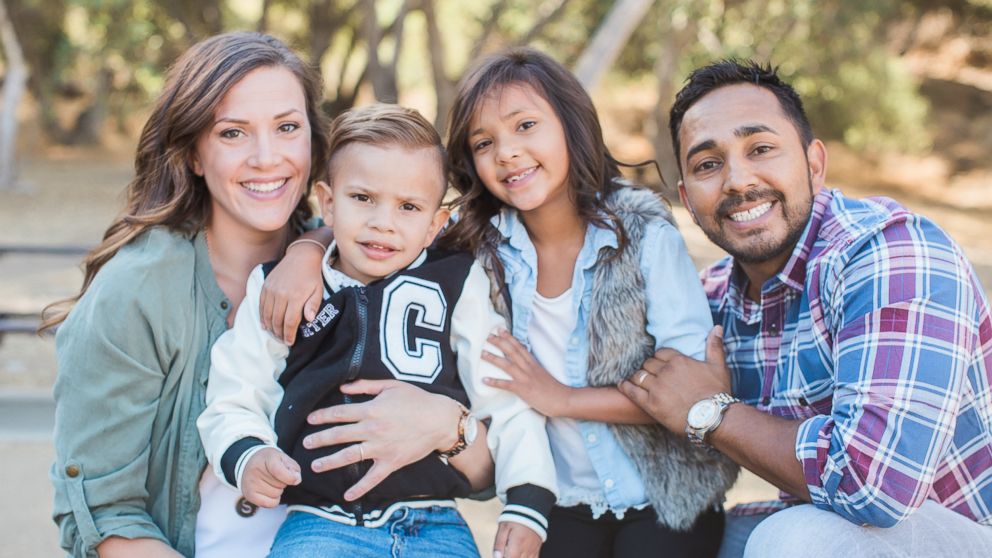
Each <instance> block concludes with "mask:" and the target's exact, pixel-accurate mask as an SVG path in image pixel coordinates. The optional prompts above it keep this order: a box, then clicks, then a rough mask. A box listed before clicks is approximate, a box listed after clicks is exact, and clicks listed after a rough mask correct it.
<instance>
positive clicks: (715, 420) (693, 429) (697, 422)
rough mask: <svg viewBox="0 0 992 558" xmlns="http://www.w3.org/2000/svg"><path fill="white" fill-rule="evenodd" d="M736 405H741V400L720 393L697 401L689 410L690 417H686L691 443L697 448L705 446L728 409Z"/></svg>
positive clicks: (686, 426) (686, 430)
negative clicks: (707, 438)
mask: <svg viewBox="0 0 992 558" xmlns="http://www.w3.org/2000/svg"><path fill="white" fill-rule="evenodd" d="M734 403H740V399H737V398H736V397H734V396H733V395H730V394H729V393H718V394H716V395H714V396H713V397H708V398H706V399H703V400H702V401H697V402H696V403H695V404H694V405H693V406H692V407H690V408H689V416H687V417H686V425H685V433H686V434H688V435H689V441H690V442H692V443H693V444H695V445H697V446H705V445H706V435H707V434H709V433H710V432H713V431H714V430H716V427H718V426H720V423H721V422H723V414H724V413H726V412H727V407H730V406H731V405H732V404H734Z"/></svg>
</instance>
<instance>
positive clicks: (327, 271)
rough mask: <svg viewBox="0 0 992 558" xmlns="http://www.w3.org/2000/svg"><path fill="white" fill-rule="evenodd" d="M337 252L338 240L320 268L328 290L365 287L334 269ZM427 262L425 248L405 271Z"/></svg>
mask: <svg viewBox="0 0 992 558" xmlns="http://www.w3.org/2000/svg"><path fill="white" fill-rule="evenodd" d="M337 251H338V243H337V241H336V240H332V241H331V245H330V246H328V247H327V250H326V251H325V252H324V261H323V262H322V263H321V266H320V267H321V275H323V277H324V283H325V284H326V285H327V288H328V289H329V290H330V292H338V291H340V290H341V289H344V288H347V287H364V286H365V284H364V283H362V282H361V281H359V280H357V279H355V278H353V277H351V276H349V275H348V274H346V273H344V272H342V271H338V270H336V269H334V268H333V267H331V262H333V261H334V259H335V258H337ZM426 260H427V249H426V248H425V249H423V250H421V251H420V254H419V255H418V256H417V257H416V259H414V260H413V262H411V263H410V265H408V266H406V267H405V268H403V269H415V268H418V267H420V266H421V264H423V263H424V261H426ZM399 271H402V270H401V269H397V270H396V271H394V272H392V273H390V274H389V275H387V276H386V277H385V278H388V277H392V276H393V275H395V274H396V273H398V272H399Z"/></svg>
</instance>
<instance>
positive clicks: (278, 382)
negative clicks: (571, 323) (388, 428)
mask: <svg viewBox="0 0 992 558" xmlns="http://www.w3.org/2000/svg"><path fill="white" fill-rule="evenodd" d="M331 137H332V140H331V146H330V171H329V177H330V184H329V185H328V184H324V183H318V198H319V201H320V209H321V212H322V214H323V218H324V221H325V223H326V224H327V225H329V226H331V227H332V228H333V229H334V236H335V242H334V243H333V244H332V245H331V247H330V248H329V249H328V251H327V253H326V255H325V261H324V265H323V270H322V271H323V278H324V282H325V297H324V301H323V304H322V307H321V310H320V312H319V313H318V315H317V317H316V318H315V319H314V320H313V321H312V322H309V323H307V324H304V325H302V326H301V328H300V336H299V338H298V340H297V343H296V344H295V345H294V346H293V347H292V349H290V348H289V347H287V346H286V345H285V344H283V343H282V342H281V341H279V340H278V339H276V338H274V337H272V336H271V335H269V334H268V333H267V332H265V331H264V330H263V329H262V327H261V325H260V323H259V319H258V300H259V292H260V289H261V284H262V282H263V280H264V271H263V269H262V268H261V267H260V268H258V269H256V270H254V271H253V272H252V275H251V277H250V278H249V281H248V286H247V295H246V297H245V301H244V303H243V305H242V307H241V308H240V309H239V310H238V315H237V317H236V319H235V323H234V327H233V328H232V329H231V330H230V331H228V332H227V333H225V334H224V335H223V336H222V337H221V338H220V340H218V342H217V343H216V345H215V346H214V349H213V351H212V365H211V370H210V384H209V387H208V390H207V409H206V410H205V411H204V413H203V414H202V415H201V417H200V419H199V420H198V423H197V424H198V426H199V429H200V433H201V437H202V439H203V445H204V447H205V448H206V452H207V456H208V458H209V460H210V462H211V464H212V465H213V468H214V472H215V473H216V474H217V476H218V477H219V478H221V479H222V480H223V481H225V482H227V483H229V484H231V485H232V486H235V487H237V488H239V489H240V490H241V491H242V492H243V494H244V495H245V497H246V498H247V499H248V500H249V501H251V502H253V503H255V504H257V505H262V506H266V507H271V506H274V505H276V503H278V501H279V499H280V497H281V499H282V501H284V502H285V503H287V504H289V511H290V512H291V513H290V516H289V518H288V519H287V521H286V523H284V524H283V527H282V528H281V529H280V531H279V534H278V535H277V537H276V542H275V543H274V545H273V548H272V555H273V556H282V555H294V553H297V554H310V553H313V554H317V553H343V552H351V553H353V554H357V555H361V553H362V552H363V551H364V552H367V553H369V555H371V556H380V555H383V554H384V553H385V552H387V551H388V549H392V550H393V551H396V549H397V548H398V546H403V547H406V548H408V550H414V551H416V549H417V547H419V549H420V552H421V553H423V554H424V555H430V554H432V553H433V554H436V555H441V554H445V555H467V556H472V555H476V556H477V550H476V549H475V546H474V542H472V538H471V533H469V532H468V529H467V527H465V525H464V523H463V522H460V518H456V520H455V521H454V522H453V521H452V520H451V519H450V518H449V519H445V518H444V514H455V515H457V512H456V511H454V510H453V507H454V503H453V500H452V498H454V497H461V496H465V495H467V494H468V493H469V492H470V486H469V482H468V480H467V479H466V478H465V477H464V476H463V475H462V474H461V473H460V472H458V471H457V470H455V469H454V468H453V467H451V466H450V465H449V464H448V461H447V460H448V459H449V458H453V457H454V456H455V455H456V454H457V453H458V452H460V451H461V450H463V449H464V448H465V447H466V446H467V445H468V444H470V443H471V441H472V438H473V437H474V433H473V432H474V427H475V420H476V419H475V417H476V416H481V417H491V418H492V423H491V425H490V429H489V434H488V441H489V446H490V447H491V448H493V449H494V450H495V461H496V485H497V492H498V493H499V494H500V496H501V498H503V499H504V501H506V502H507V504H508V505H507V508H506V509H505V510H504V513H503V514H502V515H501V516H500V522H501V526H500V530H501V531H508V533H509V535H508V536H509V542H508V543H507V544H506V547H507V548H511V547H516V548H528V547H529V548H533V549H535V551H536V548H537V547H539V546H540V541H543V540H544V538H545V536H546V535H545V529H546V526H547V520H546V516H547V513H548V511H549V510H550V507H551V504H553V502H554V498H555V495H554V492H555V486H556V483H555V476H554V466H553V462H552V458H551V452H550V448H549V445H548V441H547V436H546V434H545V426H544V418H543V417H542V416H541V415H539V414H538V413H536V412H535V411H533V410H531V409H530V408H528V407H527V406H526V404H525V403H523V402H522V401H521V400H519V399H518V398H516V397H515V396H513V395H512V394H509V392H505V391H501V390H496V389H494V388H490V387H487V386H485V385H484V384H483V383H482V377H483V376H494V375H500V374H501V372H499V371H498V369H496V368H493V367H491V366H490V365H488V364H485V363H484V362H483V361H482V360H481V358H480V355H481V352H482V350H483V348H484V347H486V344H485V340H486V338H487V336H488V335H489V333H490V332H491V331H493V330H494V329H497V328H499V327H503V326H504V322H503V320H502V318H501V317H499V315H498V314H496V313H495V311H494V310H493V308H492V304H491V302H490V300H489V293H490V289H489V281H488V278H487V277H486V274H485V272H484V271H483V269H482V267H481V266H480V265H479V264H477V263H475V262H474V260H473V259H472V257H471V256H470V255H468V254H462V253H446V252H440V251H435V250H432V249H428V248H427V247H428V246H429V245H430V244H431V243H432V242H433V240H434V237H435V236H436V235H437V233H438V231H439V230H440V229H441V228H442V226H443V225H444V223H445V222H446V221H447V218H448V211H447V210H446V209H444V208H442V207H441V202H442V199H443V197H444V192H445V189H446V181H445V176H444V165H443V161H444V156H443V155H444V154H443V148H442V147H441V139H440V136H439V135H438V134H437V132H436V131H435V130H434V128H433V126H431V124H430V123H429V122H427V121H426V120H424V118H423V117H422V116H420V115H419V113H417V112H416V111H412V110H408V109H403V108H401V107H397V106H394V105H375V106H371V107H365V108H361V109H355V110H352V111H349V112H347V113H345V114H343V115H341V116H340V117H338V118H337V119H336V120H335V121H334V124H333V125H332V129H331ZM488 350H490V351H494V350H495V349H494V348H493V347H491V346H489V347H488ZM359 378H365V379H398V380H402V381H407V382H413V383H416V384H417V385H419V386H420V387H422V388H423V389H425V390H428V391H432V392H435V393H442V394H444V395H447V396H449V397H452V398H453V399H456V400H458V401H460V402H461V403H462V404H467V403H468V402H469V400H471V401H472V404H473V405H472V407H473V411H474V414H469V413H468V411H467V410H466V411H464V412H463V417H462V422H461V424H460V425H459V434H460V439H459V443H457V444H456V445H455V446H454V447H452V448H451V449H449V450H448V451H445V452H441V455H438V454H435V455H430V456H428V457H426V458H424V459H422V460H420V461H418V462H415V463H413V464H411V465H409V466H407V467H404V468H403V469H400V470H399V471H397V472H396V473H394V474H393V475H391V476H389V477H388V478H387V479H386V480H385V481H383V482H382V483H381V484H380V485H379V486H377V487H376V488H374V489H373V490H371V491H370V492H369V493H368V494H366V495H365V496H364V497H362V498H361V499H359V500H357V501H354V502H351V501H348V500H347V499H346V498H345V497H344V494H345V491H346V490H347V488H348V487H349V486H351V485H352V484H354V482H355V481H357V480H358V478H360V477H361V476H362V475H363V474H364V473H365V472H366V471H367V470H368V468H369V463H368V462H367V461H365V460H364V459H363V461H362V462H360V463H358V464H356V465H351V466H348V467H346V468H344V469H338V470H333V471H329V472H326V473H321V474H319V475H318V474H317V473H314V472H313V470H312V468H311V464H312V463H313V461H314V460H315V459H318V458H320V457H323V456H325V455H328V454H330V453H333V452H335V451H337V450H339V449H341V446H337V447H330V448H323V449H320V450H311V449H308V448H307V447H305V445H304V439H305V438H306V436H307V435H309V434H312V433H314V432H317V431H318V430H322V429H323V428H324V427H323V426H319V427H318V426H312V425H309V424H308V423H307V420H306V419H307V415H308V414H309V413H310V412H312V411H313V410H315V409H318V408H323V407H327V406H330V405H335V404H340V403H351V402H356V398H357V396H348V395H344V394H342V393H341V392H340V390H339V389H338V388H339V386H340V385H341V384H343V383H345V382H350V381H353V380H356V379H359ZM360 449H361V446H359V450H360ZM511 449H512V450H514V451H513V455H512V457H514V459H513V460H511V459H510V457H511V455H510V453H511V451H510V450H511ZM292 512H298V513H292ZM411 514H413V515H417V516H418V517H420V519H419V521H420V524H419V526H418V527H417V529H414V530H412V531H407V532H406V533H407V534H406V535H405V536H404V537H401V538H397V536H395V535H396V533H399V532H404V531H402V530H397V525H398V522H401V521H403V520H405V519H406V518H407V517H408V516H410V515H411ZM459 524H460V525H459ZM356 525H357V526H364V527H367V528H369V529H368V530H366V531H363V532H362V533H360V534H356V533H355V532H354V530H353V528H352V526H356ZM521 525H522V526H524V527H527V528H529V530H528V529H521V528H520V526H521ZM310 527H314V528H310ZM446 529H447V530H446ZM452 529H454V531H452ZM349 541H352V542H350V543H349Z"/></svg>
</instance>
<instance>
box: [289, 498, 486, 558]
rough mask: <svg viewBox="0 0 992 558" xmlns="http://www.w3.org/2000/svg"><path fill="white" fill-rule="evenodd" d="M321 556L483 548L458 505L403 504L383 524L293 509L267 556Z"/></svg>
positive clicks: (424, 554)
mask: <svg viewBox="0 0 992 558" xmlns="http://www.w3.org/2000/svg"><path fill="white" fill-rule="evenodd" d="M317 556H321V557H322V556H346V557H348V558H364V557H368V558H383V557H386V556H389V557H392V558H437V557H438V556H445V557H448V556H451V557H455V558H479V549H478V548H476V546H475V540H474V539H473V538H472V532H471V531H469V528H468V525H467V524H466V523H465V520H464V519H462V516H461V514H459V513H458V510H457V509H455V508H446V507H441V506H435V507H430V508H406V507H404V508H400V509H398V510H396V511H395V512H393V515H392V517H390V518H389V520H388V521H386V523H385V524H383V525H382V526H381V527H355V526H351V525H344V524H342V523H337V522H335V521H331V520H329V519H324V518H323V517H320V516H317V515H314V514H312V513H306V512H298V511H294V512H290V514H289V517H287V518H286V522H285V523H283V524H282V527H280V528H279V532H278V533H276V540H275V542H273V543H272V552H271V553H270V554H269V557H270V558H290V557H292V558H309V557H317Z"/></svg>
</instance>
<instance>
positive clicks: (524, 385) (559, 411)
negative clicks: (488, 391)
mask: <svg viewBox="0 0 992 558" xmlns="http://www.w3.org/2000/svg"><path fill="white" fill-rule="evenodd" d="M489 342H490V343H492V344H493V346H495V347H496V348H497V349H499V350H501V351H503V355H504V356H502V357H500V356H497V355H494V354H493V353H490V352H489V351H482V358H483V359H484V360H486V361H487V362H489V363H492V364H493V365H494V366H496V367H498V368H500V369H502V370H503V371H504V372H506V373H507V374H508V375H509V376H510V378H511V379H509V380H502V379H499V378H483V379H482V381H483V382H485V384H486V385H487V386H492V387H495V388H499V389H505V390H507V391H512V392H513V393H514V394H516V395H517V397H520V398H521V399H523V400H524V401H526V402H527V404H528V405H530V406H531V408H533V409H534V410H536V411H537V412H539V413H541V414H543V415H544V416H548V417H557V416H563V415H564V414H565V413H564V409H567V408H568V398H569V397H570V396H571V393H572V388H570V387H568V386H566V385H565V384H563V383H561V382H559V381H558V380H556V379H554V377H552V376H551V374H550V373H548V371H547V370H545V369H544V367H543V366H541V364H540V363H539V362H537V359H536V358H534V355H532V354H530V351H528V350H527V349H526V347H524V346H523V345H522V344H521V343H520V341H517V340H516V339H515V338H514V337H513V336H512V335H510V332H508V331H505V330H504V331H500V332H499V333H497V334H494V335H490V336H489Z"/></svg>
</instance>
